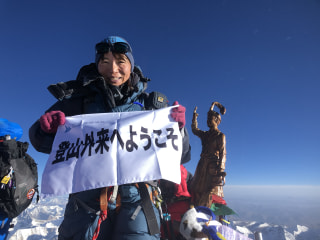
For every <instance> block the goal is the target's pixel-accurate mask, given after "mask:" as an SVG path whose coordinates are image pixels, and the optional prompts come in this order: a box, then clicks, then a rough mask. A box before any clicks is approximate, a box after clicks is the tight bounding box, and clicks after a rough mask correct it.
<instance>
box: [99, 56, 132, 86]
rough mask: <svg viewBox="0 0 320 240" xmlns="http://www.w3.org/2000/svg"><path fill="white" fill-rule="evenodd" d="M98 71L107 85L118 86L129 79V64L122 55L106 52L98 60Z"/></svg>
mask: <svg viewBox="0 0 320 240" xmlns="http://www.w3.org/2000/svg"><path fill="white" fill-rule="evenodd" d="M98 71H99V73H100V74H101V75H102V76H103V78H104V79H105V81H106V82H107V83H108V84H110V85H113V86H120V85H122V84H124V83H125V82H126V81H128V79H129V78H130V74H131V63H130V61H129V59H128V58H127V57H126V55H124V54H120V53H115V54H113V53H112V52H108V53H105V54H104V55H103V58H101V59H100V61H99V63H98Z"/></svg>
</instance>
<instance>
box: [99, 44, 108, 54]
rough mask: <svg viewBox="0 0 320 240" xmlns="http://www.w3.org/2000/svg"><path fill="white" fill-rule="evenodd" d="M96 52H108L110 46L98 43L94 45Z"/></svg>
mask: <svg viewBox="0 0 320 240" xmlns="http://www.w3.org/2000/svg"><path fill="white" fill-rule="evenodd" d="M96 51H97V53H99V54H101V53H106V52H109V51H110V45H109V44H107V43H104V42H102V43H98V44H97V45H96Z"/></svg>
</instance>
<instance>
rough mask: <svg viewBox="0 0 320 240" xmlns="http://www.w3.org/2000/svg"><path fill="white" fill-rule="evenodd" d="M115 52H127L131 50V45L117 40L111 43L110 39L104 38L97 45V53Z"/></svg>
mask: <svg viewBox="0 0 320 240" xmlns="http://www.w3.org/2000/svg"><path fill="white" fill-rule="evenodd" d="M110 51H111V52H115V53H122V54H124V53H127V52H131V47H130V46H129V44H127V43H125V42H115V43H111V42H109V41H106V40H104V41H103V42H100V43H98V44H97V45H96V53H97V54H103V53H107V52H110Z"/></svg>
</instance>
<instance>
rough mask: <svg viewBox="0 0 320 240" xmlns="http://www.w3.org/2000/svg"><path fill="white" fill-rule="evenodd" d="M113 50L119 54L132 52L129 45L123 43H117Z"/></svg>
mask: <svg viewBox="0 0 320 240" xmlns="http://www.w3.org/2000/svg"><path fill="white" fill-rule="evenodd" d="M113 49H114V51H115V52H117V53H127V52H131V49H130V47H129V45H128V44H126V43H123V42H117V43H115V44H113Z"/></svg>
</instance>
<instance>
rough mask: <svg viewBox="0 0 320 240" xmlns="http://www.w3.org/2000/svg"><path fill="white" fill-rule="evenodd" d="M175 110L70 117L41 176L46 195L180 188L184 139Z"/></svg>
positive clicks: (165, 109) (57, 137)
mask: <svg viewBox="0 0 320 240" xmlns="http://www.w3.org/2000/svg"><path fill="white" fill-rule="evenodd" d="M174 107H176V106H174ZM172 108H173V107H168V108H163V109H159V110H155V111H141V112H140V111H138V112H117V113H98V114H86V115H78V116H73V117H66V123H65V124H64V125H62V126H59V128H58V131H57V134H56V136H55V139H54V143H53V146H52V151H51V153H50V155H49V158H48V161H47V164H46V166H45V169H44V172H43V175H42V184H41V193H42V194H44V195H64V194H69V193H75V192H80V191H84V190H89V189H94V188H100V187H106V186H114V185H121V184H126V183H136V182H143V181H150V180H156V179H166V180H169V181H172V182H175V183H178V184H179V183H180V180H181V179H180V178H181V177H180V160H181V153H182V137H181V135H180V131H179V126H178V123H177V122H175V121H174V120H173V119H172V118H171V116H170V111H171V109H172Z"/></svg>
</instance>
